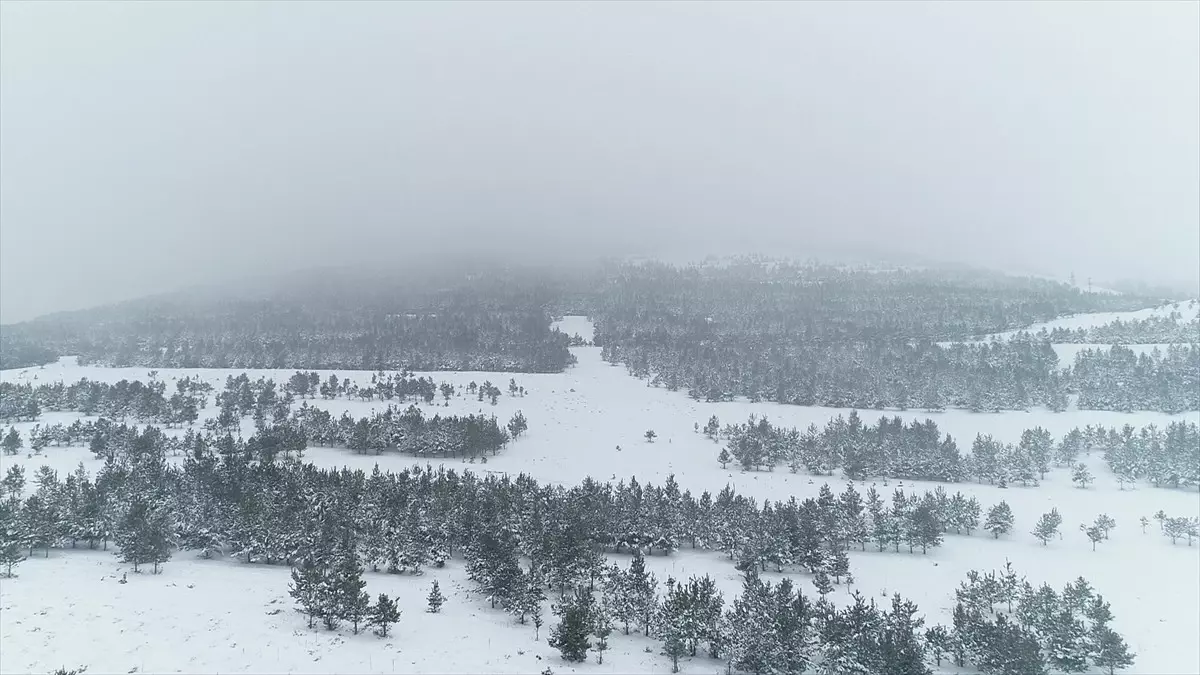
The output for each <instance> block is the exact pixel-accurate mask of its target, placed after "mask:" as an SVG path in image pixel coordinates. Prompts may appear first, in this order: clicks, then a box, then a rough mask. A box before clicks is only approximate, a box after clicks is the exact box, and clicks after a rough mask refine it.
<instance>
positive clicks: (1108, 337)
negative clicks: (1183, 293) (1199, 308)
mask: <svg viewBox="0 0 1200 675" xmlns="http://www.w3.org/2000/svg"><path fill="white" fill-rule="evenodd" d="M1190 307H1195V301H1194V300H1193V301H1192V302H1191V303H1189V308H1190ZM1181 318H1182V316H1181V315H1180V314H1179V312H1177V311H1173V312H1171V313H1170V314H1169V315H1167V316H1150V317H1147V318H1145V319H1131V320H1129V321H1122V320H1121V319H1116V320H1114V321H1111V322H1109V323H1106V324H1104V325H1101V326H1089V327H1087V328H1074V329H1072V328H1055V329H1053V330H1050V331H1046V330H1045V329H1042V331H1041V332H1039V333H1038V335H1037V336H1038V337H1039V338H1044V339H1048V340H1050V341H1051V342H1058V343H1072V344H1097V345H1136V344H1162V343H1170V344H1177V343H1178V344H1188V343H1197V342H1200V319H1192V320H1191V321H1180V319H1181Z"/></svg>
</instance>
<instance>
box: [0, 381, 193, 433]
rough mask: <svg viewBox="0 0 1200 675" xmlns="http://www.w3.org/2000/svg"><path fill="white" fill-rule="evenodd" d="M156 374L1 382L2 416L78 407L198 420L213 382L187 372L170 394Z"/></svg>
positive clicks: (114, 415) (168, 421)
mask: <svg viewBox="0 0 1200 675" xmlns="http://www.w3.org/2000/svg"><path fill="white" fill-rule="evenodd" d="M155 376H156V373H151V378H150V381H149V382H141V381H139V380H134V381H132V382H131V381H129V380H121V381H120V382H117V383H116V384H108V383H106V382H96V381H93V380H89V379H87V378H83V379H81V380H79V381H78V382H75V383H73V384H64V383H62V382H55V383H53V384H37V385H35V384H32V383H27V384H18V383H14V382H0V421H3V422H11V421H18V422H19V421H34V420H36V419H37V418H38V417H39V416H40V415H41V414H42V412H43V411H53V412H60V411H75V412H81V413H83V414H85V415H100V416H103V417H108V418H110V419H119V420H124V419H126V418H128V417H132V418H133V419H136V420H138V421H139V422H154V423H156V424H165V425H168V426H179V425H182V424H190V423H191V422H194V421H195V420H196V419H197V417H198V416H199V411H200V410H201V409H202V408H204V406H205V405H207V404H208V394H209V393H210V392H211V391H212V385H210V384H208V383H207V382H204V381H202V380H201V379H200V378H199V377H183V378H180V379H178V380H176V381H175V386H174V392H172V393H171V394H170V395H167V384H166V383H165V382H163V381H161V380H158V379H157V378H156V377H155Z"/></svg>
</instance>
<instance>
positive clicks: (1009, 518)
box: [983, 501, 1013, 539]
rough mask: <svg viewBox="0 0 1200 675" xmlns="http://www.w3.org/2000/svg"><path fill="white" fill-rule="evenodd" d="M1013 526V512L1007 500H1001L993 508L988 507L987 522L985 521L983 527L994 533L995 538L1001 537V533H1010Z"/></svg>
mask: <svg viewBox="0 0 1200 675" xmlns="http://www.w3.org/2000/svg"><path fill="white" fill-rule="evenodd" d="M1012 527H1013V513H1012V509H1011V508H1009V506H1008V503H1007V502H1003V501H1002V502H1000V503H999V504H996V505H995V506H993V507H992V508H990V509H988V515H987V522H986V523H984V525H983V529H985V530H987V531H988V532H991V533H992V538H993V539H999V538H1000V535H1002V534H1008V533H1009V532H1010V531H1012Z"/></svg>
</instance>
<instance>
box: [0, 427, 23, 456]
mask: <svg viewBox="0 0 1200 675" xmlns="http://www.w3.org/2000/svg"><path fill="white" fill-rule="evenodd" d="M22 444H23V443H22V441H21V434H20V432H18V431H17V429H16V428H15V427H9V428H8V433H7V434H5V435H4V441H3V442H0V446H2V447H3V448H4V454H6V455H15V454H17V451H18V450H20V449H21V445H22Z"/></svg>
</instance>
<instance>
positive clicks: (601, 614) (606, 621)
mask: <svg viewBox="0 0 1200 675" xmlns="http://www.w3.org/2000/svg"><path fill="white" fill-rule="evenodd" d="M538 606H539V607H540V606H541V603H540V602H539V603H538ZM593 614H594V616H593V617H592V632H593V633H594V634H595V635H596V644H595V645H594V646H595V649H596V663H597V664H600V665H602V664H603V663H604V652H606V651H608V636H609V635H612V631H613V623H612V615H610V614H609V612H608V609H607V608H606V607H604V604H603V603H601V604H599V605H596V607H595V612H594V613H593ZM534 639H535V640H536V639H537V635H536V633H535V634H534Z"/></svg>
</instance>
